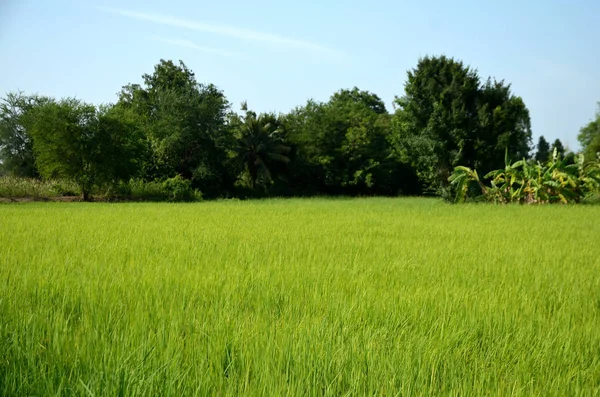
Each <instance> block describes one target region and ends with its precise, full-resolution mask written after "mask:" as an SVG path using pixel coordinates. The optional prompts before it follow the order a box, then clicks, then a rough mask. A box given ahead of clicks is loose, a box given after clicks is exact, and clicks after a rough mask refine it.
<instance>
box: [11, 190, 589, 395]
mask: <svg viewBox="0 0 600 397" xmlns="http://www.w3.org/2000/svg"><path fill="white" fill-rule="evenodd" d="M598 219H600V208H599V207H595V206H582V207H518V206H488V205H463V206H450V205H446V204H443V203H440V202H438V201H436V200H427V199H356V200H316V199H315V200H265V201H249V202H244V201H231V202H206V203H201V204H133V203H132V204H85V203H76V204H64V203H44V204H42V203H32V204H25V205H24V204H11V205H0V395H33V394H35V395H96V396H104V395H111V396H112V395H148V396H150V395H152V396H155V395H160V396H169V395H177V396H179V395H240V394H242V395H243V394H251V395H365V394H382V395H524V396H532V395H539V396H549V395H557V396H567V395H595V394H598V393H600V354H599V353H600V277H598V275H599V274H600V246H599V245H598V236H600V224H599V223H598Z"/></svg>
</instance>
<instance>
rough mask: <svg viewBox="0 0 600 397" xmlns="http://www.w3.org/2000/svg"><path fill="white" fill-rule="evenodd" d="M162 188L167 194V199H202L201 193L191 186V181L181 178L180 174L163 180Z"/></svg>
mask: <svg viewBox="0 0 600 397" xmlns="http://www.w3.org/2000/svg"><path fill="white" fill-rule="evenodd" d="M162 189H163V191H164V193H165V194H166V195H167V200H168V201H172V202H178V201H200V200H201V199H202V194H201V193H200V192H199V191H198V190H195V189H193V188H192V183H191V181H189V180H187V179H183V178H182V177H181V176H180V175H177V176H175V177H173V178H169V179H167V180H165V181H164V182H163V183H162Z"/></svg>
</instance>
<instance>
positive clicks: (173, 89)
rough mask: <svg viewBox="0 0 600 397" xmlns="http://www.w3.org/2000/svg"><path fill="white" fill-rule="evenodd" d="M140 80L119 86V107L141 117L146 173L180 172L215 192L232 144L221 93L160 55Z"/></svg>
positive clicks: (169, 174) (170, 174)
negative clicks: (147, 156) (149, 157)
mask: <svg viewBox="0 0 600 397" xmlns="http://www.w3.org/2000/svg"><path fill="white" fill-rule="evenodd" d="M143 80H144V84H143V86H141V85H136V84H130V85H128V86H125V87H123V89H122V91H121V93H120V98H119V106H122V107H124V108H126V109H131V110H132V111H134V112H135V113H136V114H137V115H138V117H139V120H141V123H142V127H143V130H144V132H145V136H146V138H147V140H148V144H149V146H150V148H151V152H152V161H151V162H150V164H149V166H148V167H147V176H148V177H149V178H168V177H173V176H175V175H181V176H182V177H183V178H185V179H188V180H191V181H192V184H193V186H194V187H195V188H198V189H200V190H202V191H203V193H205V195H206V196H209V197H210V196H216V195H218V194H219V193H220V192H221V191H222V190H223V187H224V185H226V184H227V183H228V181H227V172H226V169H225V168H224V167H225V164H226V163H227V158H228V157H227V152H228V150H230V149H231V148H232V147H233V145H234V144H235V139H234V137H233V132H232V130H231V128H230V127H229V126H228V125H227V122H226V121H227V116H228V114H229V112H230V106H229V103H228V101H227V99H226V98H225V95H224V94H223V92H221V91H220V90H218V89H217V88H216V87H215V86H214V85H212V84H209V85H204V84H199V83H198V82H197V81H196V77H195V75H194V73H193V72H192V71H191V70H190V69H189V68H188V67H187V66H186V65H185V64H184V63H183V62H182V61H180V62H179V64H175V63H173V62H172V61H165V60H161V61H160V62H159V63H158V64H157V65H156V66H155V68H154V73H152V74H145V75H143Z"/></svg>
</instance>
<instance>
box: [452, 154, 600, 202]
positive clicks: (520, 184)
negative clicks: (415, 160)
mask: <svg viewBox="0 0 600 397" xmlns="http://www.w3.org/2000/svg"><path fill="white" fill-rule="evenodd" d="M486 180H488V181H489V184H488V185H486ZM448 181H449V182H450V183H451V184H452V185H454V186H455V187H456V192H457V193H456V201H457V202H462V201H465V200H467V199H469V198H482V199H483V200H485V201H491V202H495V203H528V204H535V203H563V204H568V203H578V202H581V201H582V200H583V199H585V198H586V197H588V196H589V195H592V194H595V193H597V192H598V191H599V189H600V162H599V161H585V157H584V155H583V154H581V155H579V156H578V157H577V161H576V163H574V164H573V163H571V162H570V161H569V159H568V158H564V157H562V156H561V155H560V153H559V151H558V149H557V148H556V147H555V149H554V151H553V155H552V158H551V159H550V160H549V161H547V162H543V163H542V162H539V161H537V162H534V161H527V160H526V159H522V160H519V161H517V162H514V163H512V164H511V163H510V162H509V161H508V159H507V160H506V164H505V166H504V168H501V169H498V170H494V171H492V172H490V173H488V174H487V175H485V176H484V177H483V179H482V178H480V176H479V174H478V173H477V171H476V170H473V169H470V168H469V167H465V166H458V167H456V168H455V169H454V173H453V174H452V175H451V176H450V177H449V178H448Z"/></svg>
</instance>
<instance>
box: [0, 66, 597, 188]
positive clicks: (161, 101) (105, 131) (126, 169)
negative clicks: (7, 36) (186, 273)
mask: <svg viewBox="0 0 600 397" xmlns="http://www.w3.org/2000/svg"><path fill="white" fill-rule="evenodd" d="M394 108H395V109H394V111H393V112H392V113H390V112H388V110H387V109H386V106H385V104H384V102H383V100H382V99H381V98H379V97H378V96H377V95H376V94H374V93H371V92H368V91H364V90H360V89H359V88H357V87H354V88H352V89H342V90H339V91H337V92H335V93H334V94H333V95H332V96H331V97H330V99H329V100H328V101H327V102H318V101H315V100H309V101H307V103H306V104H304V105H302V106H298V107H296V108H295V109H293V110H291V111H290V112H289V113H287V114H272V113H262V114H258V113H256V112H254V111H252V110H250V109H248V107H247V105H246V104H245V103H244V104H243V106H242V113H241V114H238V113H236V112H234V111H233V110H232V106H231V104H230V103H229V101H228V100H227V98H226V97H225V94H224V93H223V92H222V91H220V90H219V89H218V88H217V87H215V86H214V85H212V84H200V83H198V82H197V80H196V76H195V74H194V73H193V72H192V71H191V70H190V69H189V68H188V67H187V66H186V65H185V64H184V63H183V62H181V61H180V62H179V63H178V64H177V63H174V62H172V61H166V60H161V61H160V62H159V63H158V64H157V65H156V66H155V67H154V71H153V72H152V73H151V74H144V75H143V76H142V84H135V83H130V84H127V85H125V86H124V87H123V88H122V89H121V91H120V92H119V94H118V100H117V102H116V103H115V104H111V105H103V106H94V105H91V104H86V103H83V102H81V101H79V100H76V99H73V98H64V99H60V100H56V99H53V98H47V97H42V96H38V95H25V94H23V93H9V94H7V95H6V97H5V98H4V99H3V100H2V102H1V103H0V175H10V176H14V177H29V178H40V177H41V178H45V179H56V178H60V179H63V180H66V181H69V182H75V183H76V184H77V185H78V190H79V192H78V193H79V194H81V195H82V197H83V198H84V199H89V198H90V197H91V194H92V193H93V194H94V195H101V196H105V197H115V194H116V192H126V191H128V188H124V186H125V187H126V186H127V185H128V184H129V183H134V185H136V186H141V185H139V184H140V183H141V184H148V186H155V187H159V186H160V187H162V188H165V189H166V186H168V185H169V183H166V182H165V181H167V180H170V181H174V180H178V181H185V182H181V183H185V184H186V185H189V186H188V187H187V188H186V189H189V191H190V192H202V196H203V197H207V198H218V197H257V196H304V195H351V196H357V195H390V196H395V195H399V194H405V195H409V194H436V195H442V196H444V197H447V198H449V197H452V196H453V195H454V194H456V191H455V189H454V188H455V185H456V184H454V185H452V184H451V183H450V182H449V180H448V178H449V177H450V175H451V174H452V170H453V169H455V167H457V166H463V167H467V168H468V169H477V170H478V171H479V172H481V173H482V174H484V175H485V174H487V173H489V172H491V171H493V170H495V169H499V168H502V167H503V163H504V154H505V152H506V153H507V154H508V155H509V157H510V158H523V159H528V158H530V156H531V155H532V154H531V151H532V149H533V148H532V141H531V140H532V133H531V126H530V119H529V111H528V110H527V107H526V106H525V103H524V102H523V100H522V99H521V98H520V97H518V96H515V95H514V94H513V93H512V92H511V89H510V85H509V84H505V83H504V82H503V81H496V80H494V79H491V78H488V79H487V80H482V79H481V78H480V76H479V75H478V73H477V71H476V70H475V69H472V68H471V67H469V66H467V65H464V64H463V63H462V62H461V61H459V60H455V59H453V58H448V57H446V56H439V57H425V58H422V59H420V60H419V62H418V64H417V65H416V67H415V68H414V69H412V70H410V71H408V76H407V82H406V85H405V87H404V94H403V95H402V96H399V97H396V100H395V102H394ZM598 119H600V115H598V116H597V119H596V120H595V121H592V122H591V123H590V124H589V125H588V126H586V127H585V128H583V129H582V130H581V134H580V136H579V139H580V141H581V143H582V146H583V150H584V153H585V156H586V160H587V161H591V160H594V159H595V158H596V157H595V154H596V152H598V151H600V128H599V127H598V126H599V125H600V122H598ZM552 151H556V152H557V153H558V154H559V156H560V157H561V158H564V159H565V161H566V163H569V164H571V165H575V163H576V159H575V156H574V155H573V154H569V153H567V150H566V149H565V147H564V146H563V145H562V143H561V142H560V141H559V140H558V139H557V140H556V141H554V142H553V144H552V145H550V144H549V143H548V141H546V139H545V138H544V137H540V140H539V142H538V145H537V153H535V156H534V157H535V160H537V161H538V162H540V163H545V162H546V161H548V159H549V157H550V153H551V152H552ZM566 163H565V164H566ZM174 178H175V179H174ZM132 181H136V182H132ZM152 184H155V185H152ZM153 189H154V187H153V188H150V189H149V191H153ZM129 190H132V189H129ZM133 190H135V189H133ZM138 190H141V191H144V189H138ZM184 190H185V189H184ZM170 194H171V193H170V192H169V191H168V189H167V190H165V191H163V192H162V193H161V194H160V195H154V194H153V195H151V197H170ZM142 196H144V197H145V196H146V195H145V194H143V195H142ZM192 196H193V197H200V195H199V194H197V193H194V194H192V195H191V196H189V197H192ZM117 197H122V196H121V195H117ZM186 197H188V196H186ZM189 197H188V198H189Z"/></svg>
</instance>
